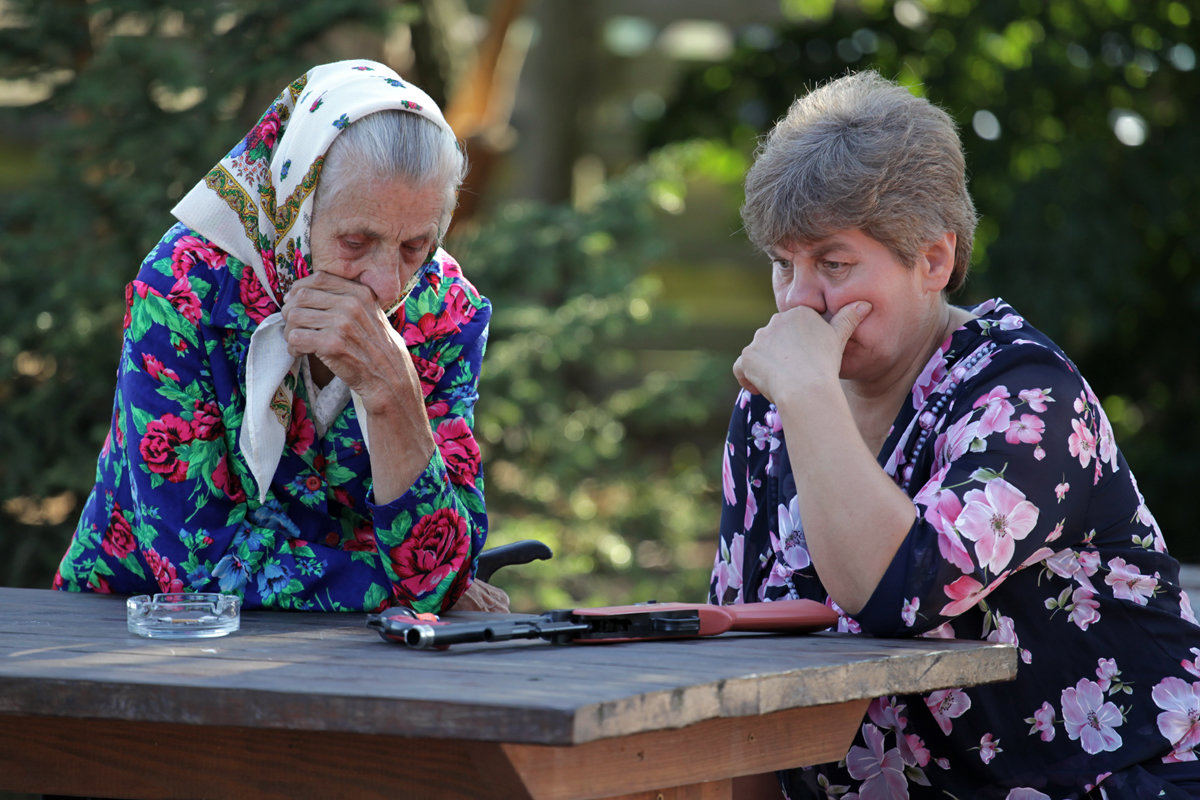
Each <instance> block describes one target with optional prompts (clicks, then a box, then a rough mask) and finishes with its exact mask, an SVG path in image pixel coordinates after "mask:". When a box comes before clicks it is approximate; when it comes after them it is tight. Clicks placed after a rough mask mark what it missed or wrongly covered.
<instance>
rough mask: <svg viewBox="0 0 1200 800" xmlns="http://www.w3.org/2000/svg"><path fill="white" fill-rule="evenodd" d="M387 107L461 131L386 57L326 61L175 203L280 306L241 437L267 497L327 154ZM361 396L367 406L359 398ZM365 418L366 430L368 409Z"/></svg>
mask: <svg viewBox="0 0 1200 800" xmlns="http://www.w3.org/2000/svg"><path fill="white" fill-rule="evenodd" d="M385 110H398V111H408V112H410V113H413V114H418V115H420V116H422V117H424V118H425V119H428V120H430V121H431V122H433V123H434V124H436V125H438V126H439V127H441V128H443V129H444V130H446V131H448V132H450V134H451V135H452V136H453V132H452V131H451V130H450V126H449V125H448V124H447V123H446V120H445V118H444V117H443V116H442V112H441V110H440V109H439V108H438V107H437V104H435V103H434V102H433V100H432V99H431V98H430V97H429V95H427V94H426V93H425V92H423V91H421V90H420V89H419V88H417V87H416V86H413V85H412V84H410V83H408V82H406V81H404V80H402V79H401V78H400V76H399V75H397V74H396V73H395V72H394V71H392V70H391V69H390V68H388V67H386V66H384V65H383V64H379V63H376V62H374V61H365V60H354V61H339V62H335V63H332V64H324V65H321V66H318V67H314V68H313V69H311V70H309V71H308V72H307V73H305V74H304V75H302V76H301V77H299V78H297V79H296V80H295V81H293V82H292V83H291V84H290V85H289V86H288V87H287V88H286V89H284V90H283V92H282V93H281V94H280V95H279V97H278V98H276V100H275V102H274V103H272V104H271V107H270V108H268V109H267V111H266V113H265V114H263V116H262V118H261V119H259V121H258V123H257V124H256V125H255V126H254V127H253V128H252V129H251V130H250V132H249V133H248V134H246V136H245V138H244V139H242V141H241V142H239V143H238V145H237V146H236V147H234V148H233V150H231V151H230V152H229V154H228V155H226V156H225V157H224V158H223V159H221V161H220V162H219V163H218V164H217V165H216V166H215V167H213V168H212V169H211V170H209V172H208V174H207V175H205V176H204V179H203V180H201V181H200V182H199V183H197V184H196V185H195V186H194V187H193V188H192V189H191V191H189V192H188V193H187V194H186V195H185V196H184V197H183V199H182V200H180V201H179V203H178V205H176V206H175V208H174V209H173V210H172V213H173V214H174V215H175V216H176V217H177V218H178V219H179V220H180V221H181V222H183V223H184V224H186V225H187V226H188V227H190V228H191V229H192V230H194V231H196V232H197V233H200V234H201V235H203V236H205V237H206V238H208V239H209V240H210V241H212V242H213V243H214V244H216V245H217V246H219V247H221V248H222V249H223V250H225V251H226V252H227V253H229V254H230V255H232V256H233V257H234V258H236V259H238V260H240V261H242V262H243V263H244V264H247V265H248V266H249V267H250V268H251V269H252V270H253V271H254V274H255V276H257V278H258V281H259V283H260V284H262V287H263V289H264V290H265V292H266V294H267V295H268V298H267V300H268V302H267V305H268V306H269V309H270V311H272V312H274V313H270V314H269V315H268V316H266V318H265V319H263V320H262V321H261V322H260V323H259V326H258V328H257V329H255V331H254V334H253V336H252V337H251V340H250V352H249V355H248V361H247V369H246V374H247V377H246V380H247V391H246V406H247V407H246V413H245V417H244V422H243V427H242V435H241V440H240V442H239V444H240V447H241V450H242V454H243V455H244V456H245V458H246V461H247V463H248V465H249V466H250V470H251V472H252V473H253V474H254V478H255V480H256V481H257V483H258V489H259V499H260V500H261V499H262V498H264V497H265V495H266V491H267V486H268V485H269V483H270V480H271V477H272V476H273V475H274V473H275V468H276V467H277V466H278V464H279V458H280V456H281V454H282V452H283V446H284V441H285V435H286V431H287V428H288V423H289V422H290V415H291V408H292V393H293V390H294V388H295V386H296V382H297V380H298V375H299V364H300V362H299V359H294V358H292V357H291V356H290V355H288V354H287V345H286V342H284V340H283V322H282V317H281V315H280V314H279V313H278V312H279V308H280V307H281V306H282V304H283V297H284V295H285V294H287V291H288V289H289V288H290V287H291V285H292V284H293V283H294V282H295V281H297V280H299V279H300V278H303V277H305V276H306V275H308V274H309V271H310V267H309V262H310V260H311V251H310V249H309V248H310V246H311V245H310V243H309V225H310V223H311V220H312V207H313V195H314V192H315V189H316V187H317V181H318V178H319V177H320V174H321V168H322V166H323V165H324V162H325V154H326V152H328V150H329V146H330V144H332V142H333V140H334V138H335V137H336V136H337V135H338V134H339V133H341V131H342V130H344V129H345V128H346V127H347V126H348V125H350V124H351V123H353V122H355V121H356V120H358V119H360V118H362V117H364V116H366V115H368V114H371V113H374V112H376V111H385ZM263 310H267V309H263ZM354 400H355V405H356V407H357V408H358V409H359V411H360V412H361V406H360V405H359V403H358V398H357V397H354ZM359 419H360V424H361V425H362V428H363V431H364V436H365V432H366V422H365V420H364V419H363V418H362V415H361V413H360V414H359Z"/></svg>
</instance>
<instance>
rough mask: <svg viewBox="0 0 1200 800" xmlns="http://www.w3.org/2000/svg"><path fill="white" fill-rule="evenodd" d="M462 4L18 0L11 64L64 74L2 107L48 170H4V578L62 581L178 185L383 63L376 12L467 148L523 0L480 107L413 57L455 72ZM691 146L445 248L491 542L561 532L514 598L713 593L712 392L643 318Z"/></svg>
mask: <svg viewBox="0 0 1200 800" xmlns="http://www.w3.org/2000/svg"><path fill="white" fill-rule="evenodd" d="M454 5H455V4H453V3H446V2H439V1H438V0H429V2H427V3H419V4H418V3H394V2H392V3H389V2H386V0H338V2H331V0H311V1H310V2H295V0H292V1H291V2H287V3H284V2H282V0H259V1H258V2H253V3H242V2H239V3H235V2H210V3H192V2H190V0H165V1H164V2H155V3H149V2H146V1H145V0H108V1H107V2H105V3H87V2H69V1H68V0H15V1H14V2H13V3H10V6H11V7H12V10H13V11H15V12H16V13H17V15H18V16H16V17H15V18H14V20H15V22H16V24H15V25H10V26H9V27H0V75H3V76H4V77H5V78H9V79H12V78H16V77H22V76H23V77H26V78H29V79H32V80H35V81H42V82H44V83H45V85H47V86H48V87H51V88H50V90H49V91H48V92H47V97H46V99H45V100H44V101H42V102H40V103H38V104H35V105H33V106H26V107H23V108H20V109H15V110H14V109H9V110H4V109H0V125H3V126H4V129H5V130H6V131H7V130H16V129H17V126H22V127H30V126H36V129H37V131H36V133H35V134H33V135H31V136H30V137H29V142H30V144H31V146H32V148H33V150H34V151H35V152H36V154H37V165H36V172H35V174H34V176H33V177H32V178H29V179H27V180H26V181H24V183H23V184H22V187H21V190H20V191H18V192H14V191H9V192H3V191H0V228H2V229H3V230H4V231H5V235H4V239H3V242H2V244H0V287H2V289H0V314H2V315H4V318H5V321H6V324H5V326H4V328H3V331H0V404H2V406H3V409H4V412H5V413H4V414H3V415H0V451H2V452H4V453H5V454H6V459H5V460H4V461H3V462H0V501H2V503H0V531H3V533H4V535H3V536H0V565H2V566H0V583H5V584H10V585H29V586H47V585H48V584H49V581H50V578H51V576H52V575H53V572H54V569H55V567H56V566H57V560H58V558H59V557H60V556H61V554H62V552H63V550H64V548H65V546H66V543H67V539H68V538H69V536H70V532H71V530H72V529H73V527H74V524H75V521H76V519H77V516H78V513H79V507H80V504H81V502H82V500H83V498H84V496H85V494H86V492H87V491H88V490H89V489H90V486H91V481H92V474H93V470H94V464H95V458H96V453H97V451H98V450H99V448H100V446H101V442H102V440H103V438H104V436H105V433H106V431H107V427H108V422H109V417H110V413H111V403H112V392H113V376H114V372H115V365H116V356H117V352H118V348H119V337H120V324H121V318H122V315H123V291H122V287H123V286H124V284H125V283H126V282H127V281H128V280H129V279H130V278H131V277H132V275H133V272H134V270H135V269H136V266H137V263H138V262H139V260H140V259H141V257H142V255H143V254H144V253H145V252H146V251H147V250H148V249H149V248H150V247H151V246H152V245H153V244H154V243H155V242H156V241H157V240H158V238H159V236H160V235H161V233H162V231H163V230H165V228H166V227H168V226H169V225H170V224H171V221H172V220H171V218H170V214H169V210H170V208H171V206H172V205H173V204H174V202H175V201H176V200H177V199H178V198H179V197H180V196H181V195H182V193H183V192H184V191H186V189H188V188H190V186H191V183H192V181H194V180H196V179H197V178H198V177H199V176H201V175H203V174H204V172H205V171H206V170H207V169H208V168H209V167H210V166H211V165H212V163H213V162H215V161H216V160H217V159H218V158H219V157H220V156H221V155H223V154H224V152H225V150H226V149H227V148H228V147H230V146H231V145H232V144H233V143H234V142H235V141H236V140H237V138H238V137H239V136H241V135H242V134H243V133H244V131H245V130H246V129H247V128H248V127H249V125H250V124H251V123H252V122H253V121H254V119H255V118H256V117H257V115H258V114H259V113H261V111H262V109H263V108H264V107H265V106H266V104H267V103H268V102H270V100H271V99H272V98H273V97H274V95H275V93H276V92H277V91H278V90H279V88H280V87H281V86H283V85H284V84H285V83H287V82H288V81H290V80H292V79H293V78H295V77H296V75H298V74H300V73H302V72H303V71H304V70H305V69H307V68H308V67H309V66H311V65H312V64H314V63H319V62H321V61H327V60H331V59H334V58H344V57H348V56H349V55H355V56H365V57H374V58H380V57H381V56H382V55H383V54H384V52H386V45H387V42H386V38H385V36H384V35H382V34H381V32H382V33H386V32H387V31H388V30H389V29H390V28H391V27H394V26H395V25H397V24H403V25H405V26H407V27H408V28H409V30H410V32H411V36H412V37H413V38H412V48H411V49H412V51H413V52H412V53H411V54H410V56H411V58H412V63H413V69H410V70H406V74H408V75H410V76H411V77H413V78H414V80H416V81H417V82H418V83H421V84H422V85H425V86H430V87H433V89H434V91H435V97H436V99H439V101H443V102H444V97H440V96H437V95H438V94H441V93H443V92H444V93H449V94H450V95H452V96H454V97H456V98H457V102H455V101H451V102H450V103H448V104H445V107H446V108H448V109H451V110H453V111H454V113H455V115H456V119H457V120H458V121H459V123H460V126H462V127H463V128H464V130H465V132H466V135H469V136H471V137H472V138H471V141H469V142H468V147H469V148H470V146H471V142H472V141H475V140H476V136H475V134H480V135H482V134H485V133H486V132H487V131H488V129H489V127H494V126H496V125H500V126H503V125H504V124H506V123H505V117H504V113H505V112H504V108H503V102H500V103H497V98H496V97H495V96H494V95H495V94H496V92H497V91H498V90H497V88H496V87H498V86H501V84H503V82H504V81H505V80H507V81H509V82H510V83H511V81H512V75H511V74H508V75H505V74H502V73H503V70H501V69H499V67H500V66H501V65H507V68H509V69H511V68H512V64H511V63H510V62H506V61H505V60H504V59H501V58H499V56H498V55H497V54H496V49H497V48H499V47H501V45H500V44H499V41H498V40H499V39H501V38H503V36H502V31H501V30H500V29H501V27H502V28H504V29H507V28H508V27H509V26H510V24H511V22H512V19H513V15H514V14H515V13H516V11H517V9H518V8H519V6H520V3H518V2H515V1H513V2H506V3H505V4H504V6H503V7H499V6H498V7H497V13H496V16H495V17H494V18H493V25H494V26H496V27H495V28H494V29H493V30H494V34H493V35H492V36H485V38H484V40H483V41H484V42H486V43H487V44H486V46H485V47H483V51H484V52H486V53H490V55H489V56H488V58H486V59H484V60H483V61H481V65H480V68H479V69H478V70H476V71H474V72H470V71H466V70H464V71H463V73H462V74H467V75H475V76H476V77H474V78H469V79H468V80H479V81H485V82H487V83H488V84H489V85H490V86H491V87H492V91H491V94H490V96H489V97H488V98H487V99H488V102H487V103H482V102H481V101H479V99H478V98H473V96H472V95H471V93H470V92H469V91H463V92H460V93H459V94H458V95H455V92H456V90H457V89H458V88H459V87H457V86H456V85H455V82H454V80H453V79H452V78H451V77H449V76H447V75H444V74H441V72H440V71H439V72H437V74H431V75H428V77H429V78H430V80H428V81H426V80H424V77H426V76H424V75H422V74H420V71H422V70H424V71H425V72H426V73H429V72H431V71H433V70H440V69H442V67H441V65H442V64H443V63H444V62H445V58H443V57H442V55H441V54H443V53H444V52H445V50H446V46H447V45H446V42H442V41H436V42H430V41H426V40H425V39H424V38H421V37H426V38H428V37H434V38H438V37H437V32H436V31H435V30H434V28H435V27H436V26H437V25H438V24H441V25H443V26H452V25H453V20H452V19H450V18H449V16H448V15H452V13H453V12H454V11H455V9H454V8H452V7H451V6H454ZM434 11H436V12H437V13H433V12H434ZM459 11H460V12H461V11H462V9H461V8H460V9H459ZM427 12H428V13H427ZM459 66H460V68H461V66H462V65H461V64H460V65H459ZM439 87H440V88H439ZM470 88H471V87H470V86H467V89H470ZM501 88H503V87H502V86H501ZM500 100H503V98H500ZM10 126H12V127H10ZM6 138H7V137H6ZM685 149H686V148H685ZM469 152H471V151H470V149H469ZM686 160H687V159H686V158H679V159H672V158H671V157H668V156H666V155H664V156H663V157H661V158H659V159H657V162H656V163H658V164H659V165H660V168H658V169H653V168H645V169H642V170H637V171H634V172H633V173H631V174H630V175H629V176H627V178H625V179H624V180H622V181H619V182H616V183H613V184H611V185H609V186H607V187H605V188H604V189H603V190H602V191H599V192H598V194H597V195H596V196H595V198H594V203H593V204H592V205H591V206H589V207H587V208H583V209H574V208H572V207H570V206H568V205H564V206H552V205H540V204H532V203H531V204H528V205H521V206H513V207H511V208H508V209H507V210H506V211H505V212H504V213H503V214H502V215H501V216H500V217H499V218H497V219H496V220H494V221H492V222H487V221H480V220H473V221H472V224H471V225H468V226H464V227H466V228H468V230H466V231H464V232H462V233H456V236H457V237H459V238H458V239H457V240H455V241H452V242H451V244H450V249H451V250H452V251H453V252H455V253H456V255H459V256H460V258H462V259H463V261H464V263H465V264H466V265H467V269H468V272H469V274H470V275H471V276H472V278H473V279H474V280H475V281H476V283H477V284H478V285H479V286H480V287H481V289H483V290H484V291H485V293H487V294H488V295H489V296H490V297H491V298H492V300H493V302H494V304H495V309H496V312H495V315H494V317H493V328H492V335H491V341H490V345H489V352H488V356H487V358H486V359H485V362H484V378H483V380H484V385H483V387H482V394H483V400H482V401H481V403H480V406H479V409H478V417H477V427H478V429H479V431H480V438H481V440H482V442H483V445H484V447H485V458H486V459H487V462H486V469H487V474H488V499H489V509H490V511H491V516H492V533H493V542H494V543H501V542H504V541H510V540H513V539H517V538H526V537H530V536H536V537H540V538H543V539H545V540H546V541H548V542H549V543H551V544H552V545H553V546H554V547H555V549H556V552H557V556H556V558H555V559H554V561H553V562H551V563H550V564H548V565H538V567H530V568H528V570H529V571H528V572H526V573H524V575H523V578H522V580H521V581H520V582H519V583H515V584H514V583H512V582H510V581H508V580H507V579H506V580H505V581H504V582H505V584H506V585H508V588H511V589H512V590H513V595H514V602H515V603H516V604H518V606H523V607H526V608H530V609H533V608H535V607H544V606H547V605H550V604H556V605H557V604H562V605H566V604H570V603H576V602H582V601H591V602H596V603H608V602H613V601H617V600H626V599H630V598H638V599H646V598H648V597H657V598H660V599H664V600H668V599H690V600H697V599H700V598H702V597H703V594H704V586H705V576H706V572H707V570H706V567H707V563H708V562H709V561H710V560H711V553H710V544H709V541H710V539H711V535H712V528H713V522H714V521H715V519H716V508H715V504H714V505H713V506H712V507H711V508H706V507H704V506H703V505H702V504H700V503H698V502H696V499H697V498H698V497H699V496H700V495H701V494H703V492H704V490H705V488H706V487H705V482H706V478H705V475H706V474H707V473H709V472H711V471H712V468H711V466H710V465H709V464H708V463H706V462H707V461H709V460H712V459H704V458H702V456H701V455H700V445H699V444H698V443H696V442H693V441H692V439H693V438H694V422H695V421H696V419H697V418H698V417H700V416H703V415H704V414H705V413H707V412H706V408H711V407H714V406H717V407H719V406H718V404H715V403H711V402H708V403H706V402H705V401H704V400H703V398H704V397H705V393H704V391H703V385H704V384H705V383H706V382H708V383H711V382H710V381H706V374H705V372H706V369H708V367H709V365H708V364H707V363H706V362H705V361H704V360H703V359H693V361H692V363H691V365H690V366H689V365H686V364H681V363H679V362H678V360H672V361H671V362H670V363H662V362H663V358H662V357H661V356H659V357H658V361H657V362H656V361H655V357H656V356H655V354H654V343H655V341H656V337H658V336H660V335H661V334H662V330H663V325H664V324H665V325H667V326H669V324H670V320H669V319H666V320H663V324H658V325H657V326H656V325H654V324H652V323H653V319H652V318H653V317H654V316H655V315H653V314H652V313H651V312H652V305H651V299H652V295H653V292H654V283H653V281H652V280H649V279H647V278H646V277H645V276H644V272H645V269H646V265H647V263H648V261H649V259H650V258H651V257H652V256H654V255H655V254H657V253H659V252H661V233H660V232H659V231H658V230H657V228H656V226H655V224H654V221H653V219H652V217H651V211H650V209H651V203H650V198H651V197H652V196H653V195H654V194H655V193H656V192H657V193H662V192H674V193H675V194H676V195H678V193H679V192H681V191H682V189H681V187H680V186H678V185H676V184H678V175H679V172H680V170H681V169H682V168H683V167H682V164H683V162H684V161H686ZM478 175H479V173H475V177H478ZM471 190H472V191H480V189H479V188H478V187H477V186H475V187H472V188H471ZM722 370H723V371H727V370H725V369H724V367H722ZM723 394H727V393H723ZM722 399H724V398H722ZM720 405H723V403H722V404H720ZM720 413H721V414H722V415H724V414H725V413H726V412H725V409H724V408H721V411H720ZM709 446H710V443H709V442H704V447H705V448H706V449H707V448H708V447H709ZM713 463H714V464H715V460H713ZM681 564H684V565H686V566H687V567H688V568H689V569H684V570H680V568H679V567H680V565H681Z"/></svg>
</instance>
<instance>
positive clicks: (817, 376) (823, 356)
mask: <svg viewBox="0 0 1200 800" xmlns="http://www.w3.org/2000/svg"><path fill="white" fill-rule="evenodd" d="M870 313H871V304H870V303H868V302H866V301H865V300H862V301H859V302H857V303H850V304H848V305H846V306H843V307H842V308H841V309H839V310H838V312H837V313H836V314H835V315H834V316H833V319H831V320H829V321H828V322H826V321H825V319H824V318H822V317H821V315H820V314H818V313H817V312H816V311H814V310H813V309H811V308H808V307H807V306H796V307H794V308H789V309H787V310H786V311H780V312H779V313H777V314H774V315H772V317H771V319H770V321H769V322H768V323H767V324H766V325H765V326H764V327H762V328H759V329H758V331H757V332H756V333H755V334H754V340H753V341H751V342H750V344H748V345H746V347H745V348H744V349H743V350H742V354H741V355H740V356H738V359H737V361H735V362H734V364H733V374H734V376H735V377H736V378H737V380H738V383H740V384H741V385H742V387H743V388H744V389H746V390H747V391H750V392H752V393H754V394H761V395H763V396H765V397H766V398H767V399H768V400H770V401H771V402H777V399H778V398H779V397H781V396H783V395H784V394H786V393H789V392H791V391H793V390H795V391H803V389H804V386H805V385H806V384H808V383H810V382H812V381H821V382H828V381H837V379H838V375H839V373H840V372H841V366H842V354H843V353H844V352H845V350H846V343H847V342H848V341H850V337H851V336H852V335H854V331H855V329H856V328H857V327H858V326H859V323H861V322H862V321H863V320H864V319H866V317H867V315H868V314H870Z"/></svg>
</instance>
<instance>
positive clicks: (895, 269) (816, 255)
mask: <svg viewBox="0 0 1200 800" xmlns="http://www.w3.org/2000/svg"><path fill="white" fill-rule="evenodd" d="M770 256H771V259H772V261H771V284H772V287H773V288H774V291H775V306H776V308H778V309H779V310H780V311H786V310H788V309H790V308H794V307H796V306H807V307H809V308H811V309H813V310H814V311H816V312H817V313H819V314H820V315H821V316H822V317H823V318H824V319H825V320H826V321H828V320H830V319H832V318H833V316H834V315H835V314H836V313H837V312H838V311H839V310H841V309H842V307H844V306H845V305H847V304H849V303H852V302H855V301H858V300H867V301H869V302H870V303H871V306H872V311H871V313H870V314H869V315H868V316H867V318H866V319H865V320H863V322H862V324H860V325H859V326H858V328H857V329H856V330H855V331H854V334H853V335H852V336H851V337H850V341H849V342H848V343H847V345H846V350H845V353H844V354H843V357H842V371H841V377H842V378H844V379H847V380H859V381H871V380H875V379H878V378H880V377H882V376H884V375H886V374H888V373H889V372H891V371H893V370H895V369H896V368H898V367H900V366H901V365H902V364H904V363H907V362H906V359H911V358H915V357H918V356H919V355H920V353H919V352H918V351H922V350H923V348H924V347H925V346H926V342H927V338H926V337H927V335H928V332H929V331H930V330H931V327H930V326H937V325H939V324H940V322H939V321H938V320H939V319H940V318H939V317H938V314H939V313H940V312H942V301H941V290H942V288H944V286H945V280H944V278H941V279H931V278H930V277H929V275H928V270H926V269H923V268H922V267H923V266H924V257H923V256H922V257H920V258H919V259H918V261H919V262H921V263H918V264H917V265H916V266H915V267H911V268H910V267H906V266H905V265H904V264H903V263H902V262H901V261H900V259H899V258H897V257H896V256H895V254H893V253H892V251H891V250H889V249H888V248H887V247H885V246H884V245H882V244H880V243H879V242H878V241H876V240H875V239H873V238H871V237H870V236H868V235H867V234H865V233H863V232H862V231H860V230H857V229H855V230H846V231H839V232H837V233H835V234H833V235H831V236H828V237H826V238H824V239H821V240H818V241H815V242H803V243H788V244H783V245H780V246H778V247H776V248H775V249H774V250H773V251H771V252H770ZM939 280H940V284H939ZM927 355H928V354H924V356H923V357H927Z"/></svg>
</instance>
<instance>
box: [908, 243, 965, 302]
mask: <svg viewBox="0 0 1200 800" xmlns="http://www.w3.org/2000/svg"><path fill="white" fill-rule="evenodd" d="M957 244H958V236H956V235H955V234H954V232H953V231H946V233H944V234H942V236H941V238H939V239H937V240H935V241H934V242H933V243H932V244H930V245H929V246H927V247H926V248H925V249H924V250H922V251H921V257H922V262H921V263H920V264H919V265H918V268H920V269H921V270H922V272H923V275H922V277H923V278H924V279H925V287H926V288H927V289H929V290H930V291H932V292H941V291H942V290H943V289H945V288H946V284H948V283H949V282H950V275H951V273H953V272H954V251H955V246H956V245H957Z"/></svg>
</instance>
